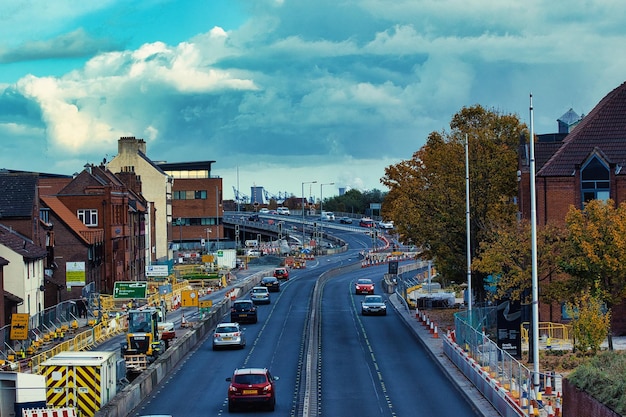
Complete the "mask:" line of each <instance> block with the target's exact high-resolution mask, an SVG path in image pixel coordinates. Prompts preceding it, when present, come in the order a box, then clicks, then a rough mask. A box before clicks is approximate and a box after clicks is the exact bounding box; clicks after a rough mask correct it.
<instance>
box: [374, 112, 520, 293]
mask: <svg viewBox="0 0 626 417" xmlns="http://www.w3.org/2000/svg"><path fill="white" fill-rule="evenodd" d="M450 128H451V131H450V132H449V133H446V132H442V133H438V132H432V133H431V134H430V135H429V136H428V140H427V142H426V144H425V145H424V146H423V147H422V148H421V149H419V150H418V151H417V152H415V153H414V154H413V158H412V159H411V160H408V161H402V162H400V163H399V164H396V165H392V166H389V167H387V168H386V169H385V176H384V177H383V178H382V179H381V183H383V184H384V185H386V186H387V188H388V189H389V193H388V194H387V196H386V199H385V212H384V215H385V217H387V218H390V219H391V220H393V221H394V224H395V225H396V227H397V229H398V232H399V233H400V234H401V236H402V237H403V238H404V240H405V241H410V242H412V243H414V244H416V245H418V246H420V247H422V249H423V250H424V252H425V254H424V256H426V257H428V258H429V259H433V260H434V261H435V264H436V266H437V269H438V271H439V272H440V273H441V274H442V275H443V276H444V277H446V279H449V280H452V281H461V280H463V277H464V276H465V275H466V269H467V268H466V258H467V255H466V253H467V251H466V224H465V211H466V204H465V140H466V137H467V140H468V143H469V145H468V146H469V160H470V161H469V171H470V175H469V176H470V218H471V244H470V247H471V251H472V253H471V255H472V257H474V256H475V254H476V251H477V249H478V245H477V242H480V241H482V240H484V236H485V233H486V231H487V230H488V229H489V227H490V224H491V223H492V222H494V221H497V222H514V221H515V213H516V210H517V209H516V206H515V205H514V204H513V199H514V197H515V196H516V195H517V146H518V143H519V138H520V135H521V133H522V132H523V131H524V130H525V126H524V125H523V124H522V123H520V121H519V120H518V118H517V117H516V116H513V115H502V114H499V113H497V112H495V111H487V110H485V109H484V108H483V107H481V106H479V105H476V106H473V107H467V108H463V109H462V110H461V111H460V112H459V113H457V114H456V115H455V116H454V117H453V118H452V121H451V123H450ZM479 279H480V277H479ZM474 288H478V289H480V288H482V285H480V286H479V287H476V286H474Z"/></svg>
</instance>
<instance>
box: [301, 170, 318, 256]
mask: <svg viewBox="0 0 626 417" xmlns="http://www.w3.org/2000/svg"><path fill="white" fill-rule="evenodd" d="M304 184H317V181H305V182H303V183H302V249H304V201H305V200H304Z"/></svg>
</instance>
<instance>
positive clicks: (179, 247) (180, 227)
mask: <svg viewBox="0 0 626 417" xmlns="http://www.w3.org/2000/svg"><path fill="white" fill-rule="evenodd" d="M178 230H179V232H180V234H179V240H178V251H179V252H182V250H183V220H182V219H181V218H180V217H179V218H178Z"/></svg>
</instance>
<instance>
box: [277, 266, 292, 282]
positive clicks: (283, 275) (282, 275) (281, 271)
mask: <svg viewBox="0 0 626 417" xmlns="http://www.w3.org/2000/svg"><path fill="white" fill-rule="evenodd" d="M274 276H275V277H276V278H278V279H284V280H288V279H289V270H288V269H287V268H284V267H281V268H276V269H274Z"/></svg>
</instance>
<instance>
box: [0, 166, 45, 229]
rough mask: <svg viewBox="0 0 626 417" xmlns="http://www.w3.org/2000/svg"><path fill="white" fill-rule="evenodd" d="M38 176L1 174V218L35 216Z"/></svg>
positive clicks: (32, 174)
mask: <svg viewBox="0 0 626 417" xmlns="http://www.w3.org/2000/svg"><path fill="white" fill-rule="evenodd" d="M36 187H37V174H34V173H8V172H6V171H4V172H0V190H2V192H1V193H0V218H7V217H23V218H30V217H31V216H32V215H33V200H34V198H35V191H36Z"/></svg>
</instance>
